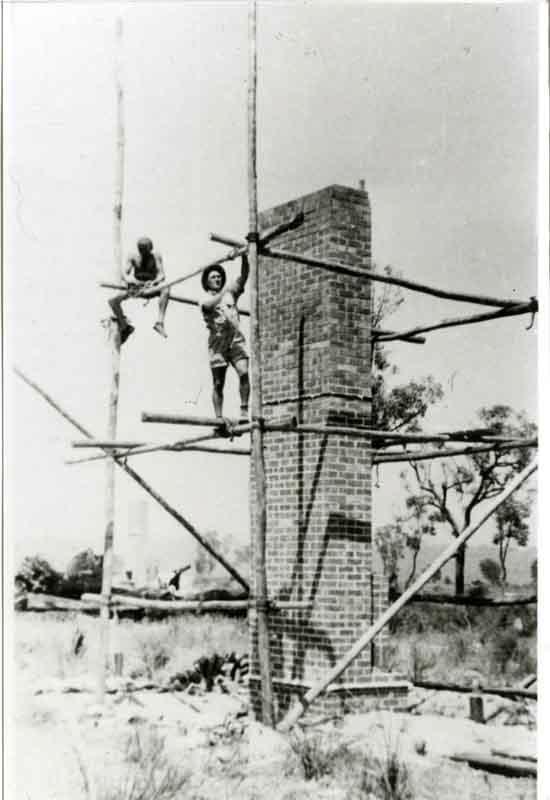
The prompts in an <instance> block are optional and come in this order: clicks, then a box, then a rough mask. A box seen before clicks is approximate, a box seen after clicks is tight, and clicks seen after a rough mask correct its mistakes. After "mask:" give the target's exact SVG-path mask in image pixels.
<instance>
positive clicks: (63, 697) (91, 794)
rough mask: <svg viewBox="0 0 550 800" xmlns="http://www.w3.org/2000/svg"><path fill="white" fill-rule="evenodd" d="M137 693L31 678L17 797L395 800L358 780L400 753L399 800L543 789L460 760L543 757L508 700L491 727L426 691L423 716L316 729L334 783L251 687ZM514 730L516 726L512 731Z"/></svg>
mask: <svg viewBox="0 0 550 800" xmlns="http://www.w3.org/2000/svg"><path fill="white" fill-rule="evenodd" d="M127 686H128V684H127V683H125V682H122V681H121V680H119V683H118V686H117V684H116V683H115V679H111V680H110V689H111V690H112V693H110V694H108V695H107V701H106V704H105V705H104V706H103V707H99V706H97V705H95V704H94V692H93V689H94V686H93V681H92V679H91V677H90V678H87V677H83V678H79V679H78V680H73V681H72V682H71V681H69V680H66V679H65V680H63V681H61V680H58V679H57V680H53V679H44V680H38V681H37V680H36V679H35V680H33V681H30V680H29V679H28V678H27V677H24V676H21V677H20V678H19V680H18V685H17V697H16V703H15V712H14V714H15V717H14V719H12V720H11V722H12V725H11V729H12V730H13V731H14V736H15V742H14V743H15V751H16V753H15V763H14V764H12V771H11V786H10V787H9V789H8V793H7V797H8V798H17V800H80V798H88V799H89V800H115V798H116V800H166V799H167V798H169V797H174V798H185V800H206V798H222V799H223V798H231V800H233V798H234V797H235V795H236V793H238V796H239V800H253V798H258V799H259V798H267V797H269V798H274V799H275V800H292V799H293V798H321V800H322V799H323V798H327V800H328V798H334V800H340V799H341V800H355V798H357V800H361V798H375V797H384V796H385V795H384V794H383V792H378V791H374V790H373V789H372V786H371V787H370V788H369V785H368V784H366V783H365V781H364V779H363V778H362V777H361V775H360V771H361V770H363V771H364V768H365V765H366V767H367V771H368V769H372V771H373V772H374V773H376V771H377V770H378V772H380V765H381V764H382V765H383V764H384V763H385V760H386V761H387V756H388V753H389V752H390V751H391V752H394V753H396V754H397V755H398V759H399V762H400V763H401V764H405V765H406V769H407V781H406V786H405V784H404V785H403V787H402V792H401V794H399V795H395V800H401V798H402V799H403V800H404V798H406V797H409V798H411V800H412V798H414V799H415V800H416V798H426V799H427V800H428V799H430V800H431V798H433V799H434V800H435V799H436V798H437V799H438V800H447V798H460V800H485V799H487V800H489V798H491V800H492V799H493V798H499V800H507V798H514V800H520V798H525V799H527V798H529V799H530V798H535V797H536V782H535V780H534V779H533V778H521V779H516V778H514V779H511V778H504V777H502V776H499V775H493V774H488V773H486V772H484V771H479V770H473V769H471V768H470V767H468V766H467V765H465V764H463V763H457V762H454V761H452V760H450V756H452V755H453V754H455V753H457V752H461V751H465V750H468V751H473V750H475V751H476V752H478V753H484V754H487V755H490V754H491V753H492V752H493V751H495V750H499V751H505V752H507V753H508V754H510V755H511V756H516V757H521V758H526V757H527V758H529V757H530V758H534V757H535V756H536V733H535V730H534V729H532V727H533V726H532V723H530V726H527V725H526V724H525V721H526V720H529V719H531V720H532V715H530V714H529V713H528V712H526V715H525V714H524V716H523V717H522V715H521V714H518V713H515V712H516V711H518V709H520V707H519V706H518V704H514V703H512V702H510V701H502V700H501V699H499V698H490V699H488V700H487V701H486V708H485V713H486V714H487V715H488V714H490V713H491V711H496V710H497V709H499V708H500V709H501V711H500V713H499V714H497V716H496V717H495V718H494V719H493V720H492V722H490V723H489V724H486V725H481V724H477V723H474V722H472V721H470V720H469V719H467V713H468V711H467V699H466V698H465V697H464V696H460V695H456V694H452V693H441V692H438V693H437V696H436V695H434V694H432V693H430V692H424V693H421V692H416V693H415V697H416V699H422V700H423V702H422V704H421V705H420V706H419V707H418V708H417V709H416V712H415V713H403V712H388V711H384V712H382V711H380V712H371V713H368V714H360V715H349V716H347V717H345V718H344V719H343V720H338V721H330V722H325V723H323V724H321V725H317V726H314V727H312V728H310V729H308V730H309V733H308V734H306V735H307V736H310V737H311V736H313V737H316V738H317V741H322V742H324V743H325V745H323V746H328V745H327V744H326V743H329V742H331V743H332V745H331V746H332V747H333V749H334V748H337V747H340V748H341V750H342V752H345V753H346V754H347V755H346V758H345V759H344V760H341V761H340V762H339V761H338V759H335V761H334V768H333V769H331V770H329V774H327V775H324V776H316V777H314V778H311V779H309V780H306V777H305V773H304V763H303V759H301V758H300V753H303V749H301V748H300V746H299V744H298V745H297V744H296V742H298V743H299V741H300V737H302V738H303V734H300V735H299V736H297V735H296V734H294V736H293V737H292V736H291V737H288V736H283V735H281V734H279V733H276V732H274V731H272V730H270V729H268V728H265V727H263V726H262V725H260V724H259V723H257V722H255V721H253V720H251V719H250V717H249V716H248V713H247V710H248V709H247V692H246V687H245V686H237V685H235V687H234V690H232V691H231V693H230V694H222V693H220V692H217V691H215V692H210V693H204V692H203V693H198V694H195V695H189V694H186V693H183V692H159V691H157V690H145V689H141V690H140V689H139V684H136V683H134V685H133V690H132V691H127V690H126V689H125V687H127ZM115 689H118V691H116V692H115V691H113V690H115ZM420 712H421V713H420ZM514 719H515V722H516V724H502V721H503V720H504V721H507V722H508V723H510V721H514ZM522 719H523V722H522ZM518 720H519V723H520V724H517V723H518ZM529 727H531V729H529ZM292 742H294V747H293V746H292ZM155 743H156V744H155ZM159 743H160V744H159ZM155 753H156V756H155ZM321 760H322V759H321ZM147 765H149V766H150V767H151V772H154V773H155V775H156V778H155V780H157V779H158V778H159V776H160V777H162V775H164V776H165V777H166V776H168V778H167V780H166V787H165V789H166V791H165V793H164V794H163V792H162V787H161V788H159V786H158V785H157V784H155V785H156V789H152V788H149V790H147V791H145V793H142V794H140V793H139V792H140V789H139V781H140V780H142V779H143V780H145V779H144V778H143V775H142V774H141V773H143V770H144V769H145V768H146V767H147ZM369 765H370V766H369ZM13 767H14V768H13ZM359 768H360V769H359ZM358 769H359V771H358ZM140 770H141V773H140ZM170 770H171V771H170ZM138 773H140V774H141V777H140V775H139V774H138ZM136 776H137V777H136ZM363 777H364V776H363ZM153 783H154V781H153ZM153 783H152V784H151V786H152V785H153ZM170 787H171V788H172V789H173V790H174V792H173V793H172V794H170ZM407 792H408V794H407ZM390 796H391V795H386V797H390Z"/></svg>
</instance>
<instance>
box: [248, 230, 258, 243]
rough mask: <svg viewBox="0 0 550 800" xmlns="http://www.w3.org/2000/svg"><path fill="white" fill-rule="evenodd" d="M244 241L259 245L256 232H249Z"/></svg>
mask: <svg viewBox="0 0 550 800" xmlns="http://www.w3.org/2000/svg"><path fill="white" fill-rule="evenodd" d="M245 238H246V241H247V242H249V243H252V242H255V243H256V244H258V245H259V244H260V234H259V233H258V231H250V233H247V234H246V237H245Z"/></svg>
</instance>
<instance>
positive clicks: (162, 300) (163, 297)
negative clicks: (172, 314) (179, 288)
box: [153, 289, 170, 339]
mask: <svg viewBox="0 0 550 800" xmlns="http://www.w3.org/2000/svg"><path fill="white" fill-rule="evenodd" d="M169 300H170V289H163V290H162V292H161V293H160V297H159V318H158V321H157V322H155V324H154V325H153V329H154V330H155V331H156V332H157V333H160V335H161V336H164V338H165V339H166V338H168V334H167V333H166V331H165V329H164V317H165V316H166V308H167V307H168V301H169Z"/></svg>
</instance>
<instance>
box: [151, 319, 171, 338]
mask: <svg viewBox="0 0 550 800" xmlns="http://www.w3.org/2000/svg"><path fill="white" fill-rule="evenodd" d="M153 330H154V331H156V332H157V333H160V335H161V336H164V338H165V339H168V334H167V333H166V331H165V330H164V323H163V322H155V324H154V325H153Z"/></svg>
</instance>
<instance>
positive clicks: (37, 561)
mask: <svg viewBox="0 0 550 800" xmlns="http://www.w3.org/2000/svg"><path fill="white" fill-rule="evenodd" d="M61 577H62V576H61V573H60V572H57V570H55V569H54V568H53V567H52V566H51V565H50V564H49V563H48V562H47V561H46V559H45V558H42V557H41V556H27V557H26V558H24V559H23V562H22V564H21V566H20V567H19V569H18V571H17V573H16V575H15V586H16V588H17V589H18V590H24V591H26V592H37V593H43V594H55V593H56V592H57V590H58V588H59V584H60V582H61Z"/></svg>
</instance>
